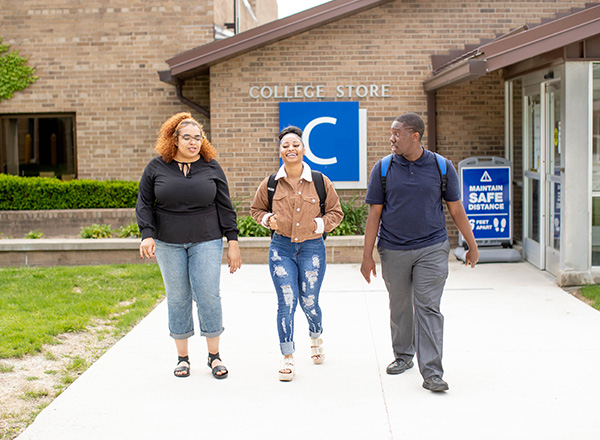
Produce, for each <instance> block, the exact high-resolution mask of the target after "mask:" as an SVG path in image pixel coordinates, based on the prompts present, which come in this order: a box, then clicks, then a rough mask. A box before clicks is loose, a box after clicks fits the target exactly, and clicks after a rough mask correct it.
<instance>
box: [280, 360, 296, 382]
mask: <svg viewBox="0 0 600 440" xmlns="http://www.w3.org/2000/svg"><path fill="white" fill-rule="evenodd" d="M295 375H296V364H294V358H283V361H281V368H280V369H279V380H280V381H282V382H290V381H291V380H292V379H293V378H294V376H295Z"/></svg>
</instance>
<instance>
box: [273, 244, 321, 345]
mask: <svg viewBox="0 0 600 440" xmlns="http://www.w3.org/2000/svg"><path fill="white" fill-rule="evenodd" d="M325 268H326V251H325V242H324V241H323V238H317V239H314V240H307V241H304V242H302V243H292V241H291V240H290V238H288V237H284V236H283V235H279V234H273V238H272V239H271V246H270V248H269V269H270V271H271V278H272V279H273V285H274V286H275V290H276V291H277V303H278V307H277V330H278V332H279V344H280V346H281V353H283V355H288V354H292V353H294V351H295V346H294V313H295V312H296V306H297V305H298V301H299V300H300V307H302V311H303V312H304V314H305V315H306V319H307V320H308V331H309V335H310V337H311V338H318V337H319V336H321V333H322V332H323V328H322V323H321V321H322V315H321V308H320V307H319V291H320V290H321V283H322V282H323V277H324V276H325Z"/></svg>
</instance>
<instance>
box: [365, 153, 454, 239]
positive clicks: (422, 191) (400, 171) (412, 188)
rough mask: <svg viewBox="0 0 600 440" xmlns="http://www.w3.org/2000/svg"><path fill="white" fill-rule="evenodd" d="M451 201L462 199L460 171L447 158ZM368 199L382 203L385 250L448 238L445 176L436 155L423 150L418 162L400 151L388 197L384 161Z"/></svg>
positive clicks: (377, 168)
mask: <svg viewBox="0 0 600 440" xmlns="http://www.w3.org/2000/svg"><path fill="white" fill-rule="evenodd" d="M446 168H447V170H446V176H447V179H448V182H447V186H446V195H445V197H444V199H445V200H446V201H448V202H455V201H457V200H460V188H459V183H458V174H457V173H456V170H455V169H454V166H453V165H452V162H450V161H449V160H447V159H446ZM365 202H366V203H368V204H369V205H382V204H383V211H382V213H381V223H380V225H379V233H378V237H379V242H378V246H380V247H382V248H384V249H392V250H407V249H420V248H424V247H427V246H431V245H434V244H436V243H441V242H443V241H445V240H446V239H447V238H448V234H447V232H446V218H445V216H444V207H443V205H442V187H441V177H440V172H439V170H438V166H437V163H436V158H435V154H434V153H432V152H431V151H429V150H425V149H423V154H422V155H421V157H419V158H418V159H417V160H415V161H414V162H410V161H408V160H406V159H405V158H404V157H402V156H398V155H397V154H393V155H392V161H391V163H390V167H389V169H388V172H387V177H386V190H385V200H384V193H383V188H382V186H381V160H379V161H377V163H376V164H375V166H374V167H373V170H372V171H371V176H370V177H369V186H368V188H367V196H366V198H365Z"/></svg>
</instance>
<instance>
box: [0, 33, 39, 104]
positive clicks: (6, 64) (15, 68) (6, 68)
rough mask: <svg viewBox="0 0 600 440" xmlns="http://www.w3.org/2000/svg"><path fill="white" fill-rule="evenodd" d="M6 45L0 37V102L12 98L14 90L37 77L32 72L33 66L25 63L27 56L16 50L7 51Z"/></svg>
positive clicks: (20, 88)
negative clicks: (22, 55)
mask: <svg viewBox="0 0 600 440" xmlns="http://www.w3.org/2000/svg"><path fill="white" fill-rule="evenodd" d="M8 47H9V46H8V44H2V38H0V102H1V101H2V100H3V99H5V100H6V99H10V98H12V97H13V95H14V93H15V92H18V91H19V90H23V89H24V88H25V87H27V86H28V85H30V84H33V83H34V82H35V80H37V79H38V77H37V76H34V74H33V73H34V72H35V68H33V67H29V66H26V65H25V63H26V62H27V58H23V57H21V56H19V51H18V50H14V51H10V52H9V50H8Z"/></svg>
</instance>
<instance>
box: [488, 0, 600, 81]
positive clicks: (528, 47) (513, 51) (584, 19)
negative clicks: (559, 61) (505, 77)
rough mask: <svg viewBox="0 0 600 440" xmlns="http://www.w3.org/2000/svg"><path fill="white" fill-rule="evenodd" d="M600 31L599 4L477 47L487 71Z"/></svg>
mask: <svg viewBox="0 0 600 440" xmlns="http://www.w3.org/2000/svg"><path fill="white" fill-rule="evenodd" d="M598 34H600V5H597V6H592V7H590V8H588V9H585V10H582V11H579V12H576V13H574V14H571V15H568V16H566V17H563V18H559V19H557V20H554V21H551V22H549V23H547V24H543V25H540V26H538V27H535V28H533V29H530V30H528V31H526V32H523V33H520V34H517V35H514V36H512V37H508V38H504V39H501V40H498V41H494V42H491V43H489V44H487V45H484V46H482V47H480V48H479V50H480V52H482V53H483V54H484V58H485V60H486V61H487V63H488V71H490V72H492V71H494V70H498V69H501V68H503V67H506V66H510V65H511V64H514V63H518V62H520V61H523V60H525V59H527V58H533V57H535V56H537V55H539V54H541V53H545V52H550V51H552V50H555V49H558V48H560V47H564V46H567V45H569V44H571V43H574V42H576V41H581V40H585V39H586V38H590V37H593V36H594V35H598Z"/></svg>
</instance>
